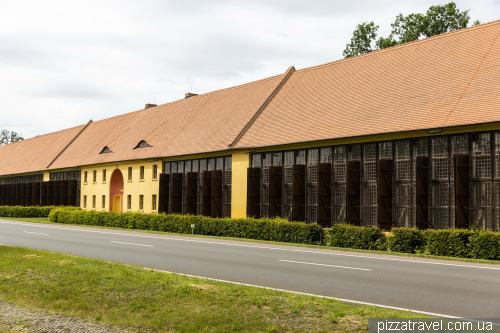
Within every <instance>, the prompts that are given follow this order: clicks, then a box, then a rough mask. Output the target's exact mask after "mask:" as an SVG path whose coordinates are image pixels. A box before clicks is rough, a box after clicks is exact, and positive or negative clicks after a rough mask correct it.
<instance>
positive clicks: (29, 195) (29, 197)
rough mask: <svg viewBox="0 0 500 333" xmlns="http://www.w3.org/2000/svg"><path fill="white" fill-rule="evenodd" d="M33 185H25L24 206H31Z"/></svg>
mask: <svg viewBox="0 0 500 333" xmlns="http://www.w3.org/2000/svg"><path fill="white" fill-rule="evenodd" d="M32 199H33V183H26V206H33V204H32Z"/></svg>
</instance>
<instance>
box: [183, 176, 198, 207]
mask: <svg viewBox="0 0 500 333" xmlns="http://www.w3.org/2000/svg"><path fill="white" fill-rule="evenodd" d="M197 189H198V173H197V172H188V173H187V174H186V198H185V201H186V214H191V215H196V211H197V205H196V204H197Z"/></svg>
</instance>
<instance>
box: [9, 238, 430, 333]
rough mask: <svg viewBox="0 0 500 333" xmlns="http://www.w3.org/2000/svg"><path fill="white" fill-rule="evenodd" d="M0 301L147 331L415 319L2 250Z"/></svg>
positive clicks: (317, 328) (343, 326) (363, 324)
mask: <svg viewBox="0 0 500 333" xmlns="http://www.w3.org/2000/svg"><path fill="white" fill-rule="evenodd" d="M0 298H1V299H3V300H6V301H10V302H14V303H16V304H19V305H23V306H28V307H34V308H39V309H43V310H46V311H53V312H58V313H64V314H67V315H72V316H78V317H81V318H86V319H90V320H93V321H97V322H102V323H106V324H111V325H116V326H121V327H128V328H132V329H135V330H138V331H141V332H144V331H151V332H160V331H161V332H165V331H174V332H233V331H234V332H238V331H244V332H366V330H367V323H368V318H384V317H385V318H421V317H425V316H422V315H418V314H413V313H410V312H403V311H394V310H388V309H381V308H377V307H373V306H358V305H353V304H345V303H342V302H340V301H336V300H330V299H321V298H316V297H312V296H303V295H294V294H290V293H285V292H279V291H274V290H266V289H261V288H255V287H247V286H239V285H233V284H229V283H220V282H214V281H208V280H203V279H196V278H189V277H185V276H180V275H176V274H166V273H161V272H155V271H151V270H145V269H143V268H140V267H132V266H127V265H123V264H119V263H110V262H106V261H102V260H95V259H88V258H82V257H74V256H69V255H63V254H58V253H52V252H48V251H41V250H31V249H26V248H19V247H11V246H0Z"/></svg>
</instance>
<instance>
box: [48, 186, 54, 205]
mask: <svg viewBox="0 0 500 333" xmlns="http://www.w3.org/2000/svg"><path fill="white" fill-rule="evenodd" d="M52 205H54V182H47V206H52Z"/></svg>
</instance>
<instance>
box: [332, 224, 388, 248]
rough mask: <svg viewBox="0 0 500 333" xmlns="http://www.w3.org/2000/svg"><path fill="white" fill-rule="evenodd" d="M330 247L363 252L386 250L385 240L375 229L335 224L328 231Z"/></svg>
mask: <svg viewBox="0 0 500 333" xmlns="http://www.w3.org/2000/svg"><path fill="white" fill-rule="evenodd" d="M328 232H329V234H330V238H331V239H330V244H329V245H330V246H333V247H346V248H351V249H363V250H379V251H386V250H387V238H386V237H385V235H384V233H383V231H382V230H381V229H379V228H377V227H357V226H353V225H350V224H345V223H337V224H334V225H333V226H332V228H331V229H330V230H329V231H328Z"/></svg>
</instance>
